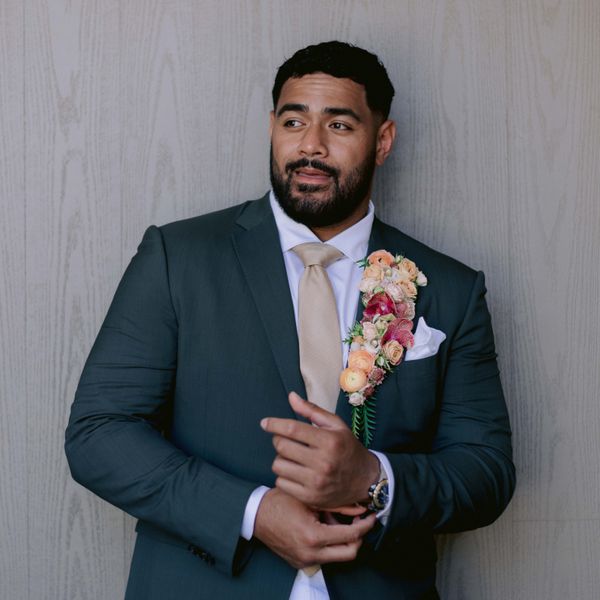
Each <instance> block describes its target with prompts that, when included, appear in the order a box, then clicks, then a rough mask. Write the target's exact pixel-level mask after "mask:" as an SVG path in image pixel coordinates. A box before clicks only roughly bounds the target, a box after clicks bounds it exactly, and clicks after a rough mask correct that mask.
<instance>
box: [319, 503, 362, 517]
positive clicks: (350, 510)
mask: <svg viewBox="0 0 600 600" xmlns="http://www.w3.org/2000/svg"><path fill="white" fill-rule="evenodd" d="M327 511H328V512H330V513H338V514H339V515H346V516H349V517H357V516H359V515H363V514H364V513H366V512H367V507H366V506H363V505H362V504H351V505H347V506H338V507H337V508H329V509H327Z"/></svg>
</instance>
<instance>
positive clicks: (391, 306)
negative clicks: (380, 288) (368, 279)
mask: <svg viewBox="0 0 600 600" xmlns="http://www.w3.org/2000/svg"><path fill="white" fill-rule="evenodd" d="M375 315H380V316H383V315H394V316H395V315H396V305H395V303H394V301H393V300H392V299H391V298H390V297H389V296H388V295H387V294H386V293H385V292H379V293H378V294H375V295H374V296H373V297H372V298H371V299H370V300H369V302H368V304H367V306H365V310H364V311H363V318H365V319H367V320H368V321H372V320H373V319H374V318H375Z"/></svg>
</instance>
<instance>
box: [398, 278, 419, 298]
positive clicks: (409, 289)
mask: <svg viewBox="0 0 600 600" xmlns="http://www.w3.org/2000/svg"><path fill="white" fill-rule="evenodd" d="M398 285H399V286H400V287H401V288H402V291H403V292H404V293H405V294H406V296H408V297H409V298H416V297H417V286H416V285H415V284H414V283H413V282H412V281H400V282H399V283H398Z"/></svg>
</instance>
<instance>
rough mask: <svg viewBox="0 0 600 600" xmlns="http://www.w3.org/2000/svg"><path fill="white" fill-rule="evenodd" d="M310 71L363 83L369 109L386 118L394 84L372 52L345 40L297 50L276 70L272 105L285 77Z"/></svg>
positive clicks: (306, 73) (276, 98)
mask: <svg viewBox="0 0 600 600" xmlns="http://www.w3.org/2000/svg"><path fill="white" fill-rule="evenodd" d="M311 73H325V74H326V75H331V76H333V77H340V78H347V79H351V80H352V81H354V82H356V83H358V84H360V85H362V86H363V87H364V88H365V92H366V94H367V104H368V106H369V108H370V109H371V110H372V111H373V112H376V113H379V114H380V115H382V116H383V118H384V119H387V117H388V115H389V114H390V106H391V104H392V98H393V97H394V86H393V85H392V82H391V81H390V78H389V77H388V74H387V71H386V70H385V67H384V66H383V63H382V62H381V61H380V60H379V58H378V57H377V56H376V55H375V54H371V52H368V51H367V50H364V49H363V48H359V47H358V46H353V45H352V44H347V43H346V42H338V41H331V42H322V43H321V44H315V45H313V46H307V47H306V48H302V49H301V50H298V51H297V52H296V53H295V54H294V55H293V56H292V57H291V58H288V59H287V60H286V61H285V62H284V63H283V64H282V65H281V66H280V67H279V69H278V70H277V75H276V76H275V83H274V84H273V92H272V94H273V108H276V107H277V102H278V101H279V96H280V95H281V88H282V87H283V84H284V83H285V82H286V81H287V80H288V79H295V78H300V77H303V76H304V75H310V74H311Z"/></svg>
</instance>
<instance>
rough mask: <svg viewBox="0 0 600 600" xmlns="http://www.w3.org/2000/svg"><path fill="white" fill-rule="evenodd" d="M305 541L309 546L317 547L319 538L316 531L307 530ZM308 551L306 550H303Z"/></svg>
mask: <svg viewBox="0 0 600 600" xmlns="http://www.w3.org/2000/svg"><path fill="white" fill-rule="evenodd" d="M304 542H305V544H306V546H308V548H316V547H317V546H318V545H319V538H318V536H317V534H316V532H315V531H313V530H312V529H308V530H306V532H305V534H304ZM303 552H306V550H303Z"/></svg>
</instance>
